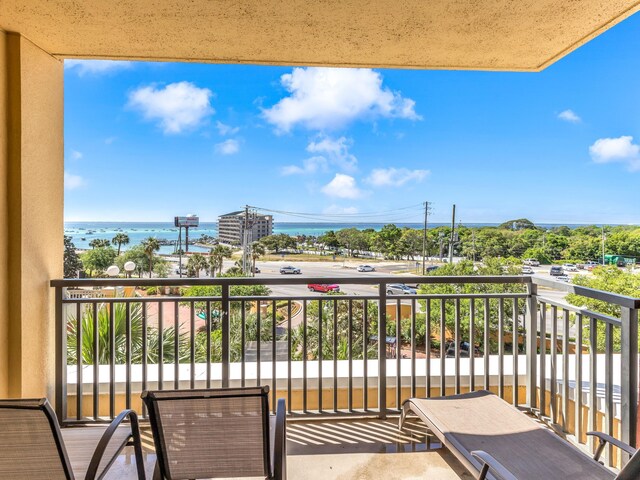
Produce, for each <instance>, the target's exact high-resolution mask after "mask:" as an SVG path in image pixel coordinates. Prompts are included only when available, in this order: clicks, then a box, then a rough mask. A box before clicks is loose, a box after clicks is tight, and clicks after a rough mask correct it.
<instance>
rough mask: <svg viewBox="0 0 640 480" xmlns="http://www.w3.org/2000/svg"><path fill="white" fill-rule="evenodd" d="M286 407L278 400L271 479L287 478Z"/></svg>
mask: <svg viewBox="0 0 640 480" xmlns="http://www.w3.org/2000/svg"><path fill="white" fill-rule="evenodd" d="M286 416H287V406H286V403H285V400H284V398H280V399H278V405H277V407H276V424H275V427H274V430H275V432H274V442H273V478H274V479H275V480H286V478H287V420H286Z"/></svg>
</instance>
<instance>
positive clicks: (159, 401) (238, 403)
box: [142, 386, 286, 480]
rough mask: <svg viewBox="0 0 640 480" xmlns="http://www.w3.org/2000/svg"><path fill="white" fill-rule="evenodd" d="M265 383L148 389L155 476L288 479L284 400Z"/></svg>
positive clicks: (174, 479) (161, 479)
mask: <svg viewBox="0 0 640 480" xmlns="http://www.w3.org/2000/svg"><path fill="white" fill-rule="evenodd" d="M268 394H269V387H268V386H265V387H250V388H227V389H224V388H223V389H207V390H163V391H146V392H143V393H142V399H143V401H144V403H145V405H146V406H147V409H148V411H149V420H150V422H151V429H152V431H153V441H154V443H155V447H156V455H157V458H158V461H157V463H156V469H155V472H154V480H165V479H166V480H178V479H198V478H224V477H233V478H237V477H263V478H268V479H275V480H284V479H286V439H285V435H286V433H285V428H286V424H285V414H286V412H285V402H284V399H280V400H278V405H277V409H276V415H275V417H270V416H269V395H268Z"/></svg>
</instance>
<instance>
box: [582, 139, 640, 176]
mask: <svg viewBox="0 0 640 480" xmlns="http://www.w3.org/2000/svg"><path fill="white" fill-rule="evenodd" d="M589 153H590V154H591V158H592V159H593V161H594V162H595V163H613V162H618V163H623V164H625V165H626V166H627V168H628V169H629V170H631V171H636V170H640V145H638V144H636V143H633V137H632V136H631V135H625V136H622V137H618V138H600V139H598V140H596V141H595V143H594V144H593V145H591V146H590V147H589Z"/></svg>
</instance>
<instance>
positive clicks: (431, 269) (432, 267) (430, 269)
mask: <svg viewBox="0 0 640 480" xmlns="http://www.w3.org/2000/svg"><path fill="white" fill-rule="evenodd" d="M439 268H440V267H439V266H438V265H427V267H426V268H425V271H426V273H430V272H435V271H436V270H437V269H439Z"/></svg>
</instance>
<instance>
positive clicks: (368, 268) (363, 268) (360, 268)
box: [356, 265, 376, 272]
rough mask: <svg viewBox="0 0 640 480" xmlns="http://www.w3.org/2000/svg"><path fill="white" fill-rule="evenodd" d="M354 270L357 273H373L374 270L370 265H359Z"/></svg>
mask: <svg viewBox="0 0 640 480" xmlns="http://www.w3.org/2000/svg"><path fill="white" fill-rule="evenodd" d="M356 270H357V271H358V272H375V271H376V269H375V268H373V267H372V266H371V265H359V266H358V268H356Z"/></svg>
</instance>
